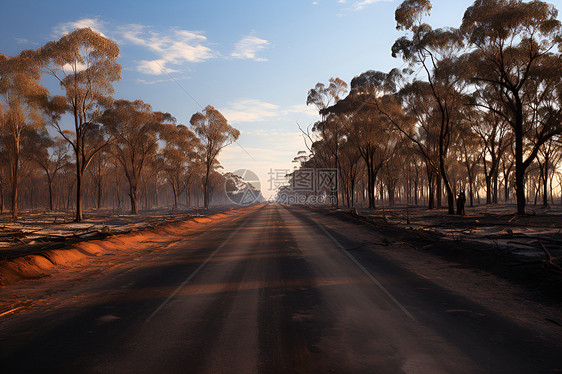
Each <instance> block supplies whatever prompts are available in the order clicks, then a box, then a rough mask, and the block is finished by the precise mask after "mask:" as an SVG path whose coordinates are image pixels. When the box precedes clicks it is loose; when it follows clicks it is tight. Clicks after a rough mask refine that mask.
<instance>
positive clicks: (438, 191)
mask: <svg viewBox="0 0 562 374" xmlns="http://www.w3.org/2000/svg"><path fill="white" fill-rule="evenodd" d="M435 203H436V205H437V208H441V205H442V200H441V176H440V175H439V174H436V175H435Z"/></svg>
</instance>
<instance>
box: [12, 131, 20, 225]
mask: <svg viewBox="0 0 562 374" xmlns="http://www.w3.org/2000/svg"><path fill="white" fill-rule="evenodd" d="M19 164H20V146H19V139H14V163H13V165H12V220H14V221H15V220H17V219H18V177H19Z"/></svg>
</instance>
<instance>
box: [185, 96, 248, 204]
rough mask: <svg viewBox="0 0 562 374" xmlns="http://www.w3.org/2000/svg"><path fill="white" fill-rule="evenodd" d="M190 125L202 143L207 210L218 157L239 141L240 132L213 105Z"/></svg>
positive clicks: (207, 107) (197, 115)
mask: <svg viewBox="0 0 562 374" xmlns="http://www.w3.org/2000/svg"><path fill="white" fill-rule="evenodd" d="M189 123H190V124H191V126H192V128H193V129H194V131H195V133H196V134H197V136H198V137H199V139H200V141H201V160H202V162H203V166H204V168H205V175H204V177H203V194H204V197H203V201H204V206H205V208H208V207H209V181H210V179H209V178H210V176H211V173H212V171H213V170H214V169H215V166H216V165H217V162H218V161H217V156H218V155H219V153H220V151H221V150H222V149H223V148H225V147H227V146H228V145H230V144H232V143H233V142H235V141H236V140H237V139H238V137H239V136H240V131H238V130H237V129H235V128H234V127H232V126H230V125H229V124H228V122H227V120H226V118H225V117H224V116H223V115H222V114H221V113H220V112H219V111H218V110H216V109H215V108H213V107H212V106H211V105H207V106H206V107H205V109H203V112H197V113H195V114H194V115H193V116H192V117H191V119H190V120H189Z"/></svg>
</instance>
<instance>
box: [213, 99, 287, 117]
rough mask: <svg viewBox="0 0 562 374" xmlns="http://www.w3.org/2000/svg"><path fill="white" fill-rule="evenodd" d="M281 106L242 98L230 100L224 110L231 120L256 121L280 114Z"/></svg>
mask: <svg viewBox="0 0 562 374" xmlns="http://www.w3.org/2000/svg"><path fill="white" fill-rule="evenodd" d="M278 110H279V106H278V105H275V104H271V103H268V102H265V101H261V100H256V99H240V100H236V101H233V102H230V103H229V105H228V107H227V108H226V109H225V110H223V114H224V116H225V117H226V118H227V119H228V120H229V121H230V122H256V121H261V120H264V119H265V118H269V117H275V116H277V115H278Z"/></svg>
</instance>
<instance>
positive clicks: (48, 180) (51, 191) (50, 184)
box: [47, 178, 53, 212]
mask: <svg viewBox="0 0 562 374" xmlns="http://www.w3.org/2000/svg"><path fill="white" fill-rule="evenodd" d="M47 183H48V184H49V210H50V211H51V212H52V211H53V181H52V180H51V178H47Z"/></svg>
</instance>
